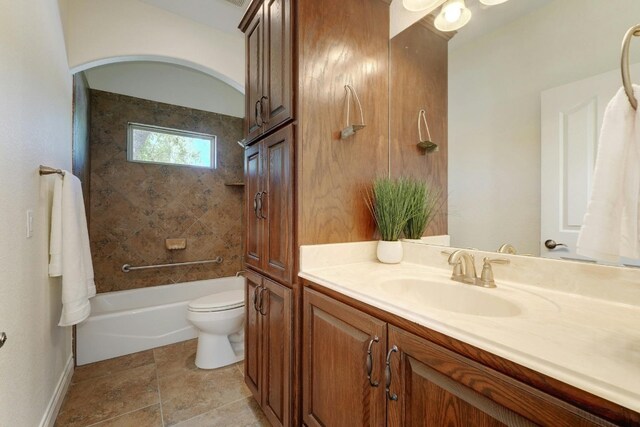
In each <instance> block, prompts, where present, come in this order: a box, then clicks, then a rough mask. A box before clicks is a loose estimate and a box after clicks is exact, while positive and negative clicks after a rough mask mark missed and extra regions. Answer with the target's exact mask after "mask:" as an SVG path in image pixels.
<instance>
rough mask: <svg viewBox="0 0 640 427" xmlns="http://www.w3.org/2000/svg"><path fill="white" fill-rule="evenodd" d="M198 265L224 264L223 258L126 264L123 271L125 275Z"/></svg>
mask: <svg viewBox="0 0 640 427" xmlns="http://www.w3.org/2000/svg"><path fill="white" fill-rule="evenodd" d="M196 264H222V257H221V256H219V257H217V258H216V259H207V260H204V261H188V262H174V263H171V264H155V265H141V266H139V267H134V266H132V265H131V264H125V265H123V266H122V271H123V272H125V273H129V272H130V271H134V270H146V269H149V268H166V267H181V266H185V265H196Z"/></svg>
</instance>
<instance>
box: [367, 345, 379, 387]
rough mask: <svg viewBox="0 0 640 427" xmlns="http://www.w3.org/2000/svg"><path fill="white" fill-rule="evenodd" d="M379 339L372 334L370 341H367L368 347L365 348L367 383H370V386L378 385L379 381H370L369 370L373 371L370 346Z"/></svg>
mask: <svg viewBox="0 0 640 427" xmlns="http://www.w3.org/2000/svg"><path fill="white" fill-rule="evenodd" d="M379 341H380V338H378V337H377V336H374V337H373V338H372V339H371V341H369V347H368V348H367V379H368V380H369V385H371V387H378V385H380V382H378V381H371V372H372V371H373V355H372V354H371V346H372V345H373V343H374V342H379Z"/></svg>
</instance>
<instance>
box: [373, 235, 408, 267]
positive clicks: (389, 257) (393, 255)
mask: <svg viewBox="0 0 640 427" xmlns="http://www.w3.org/2000/svg"><path fill="white" fill-rule="evenodd" d="M377 255H378V260H379V261H380V262H383V263H385V264H398V263H399V262H400V261H402V243H401V242H400V241H399V240H396V241H395V242H387V241H384V240H379V241H378V250H377Z"/></svg>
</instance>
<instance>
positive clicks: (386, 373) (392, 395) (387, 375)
mask: <svg viewBox="0 0 640 427" xmlns="http://www.w3.org/2000/svg"><path fill="white" fill-rule="evenodd" d="M397 351H398V347H396V346H395V345H394V346H393V347H391V350H389V353H387V366H386V367H385V369H384V376H385V379H386V381H387V386H386V388H385V392H386V393H387V399H389V400H398V395H397V394H395V393H390V392H389V386H391V353H395V352H397Z"/></svg>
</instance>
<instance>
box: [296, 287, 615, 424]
mask: <svg viewBox="0 0 640 427" xmlns="http://www.w3.org/2000/svg"><path fill="white" fill-rule="evenodd" d="M375 337H378V338H379V341H378V342H375V344H374V345H372V346H370V345H369V344H370V343H371V340H372V339H374V338H375ZM303 346H304V347H303V365H302V366H303V375H302V378H303V409H304V413H303V420H304V422H305V423H306V424H307V425H308V426H327V427H330V426H343V425H349V426H384V425H388V426H397V427H409V426H434V427H438V426H443V425H447V426H465V427H466V426H505V425H506V426H534V425H544V426H554V427H559V426H566V427H569V426H572V427H576V426H603V425H613V424H610V423H608V422H607V421H605V420H602V419H599V418H598V417H596V416H594V415H592V414H590V413H588V412H586V411H585V410H583V409H580V408H577V407H575V406H572V405H571V404H569V403H568V402H564V401H562V400H560V399H558V398H556V397H553V396H551V395H549V394H546V393H544V392H543V391H541V390H538V389H536V388H533V387H531V386H529V385H528V384H525V383H523V382H521V381H518V380H516V379H514V378H512V377H510V376H507V375H505V374H503V373H501V372H498V371H496V370H494V369H492V368H490V367H488V366H484V365H483V364H480V363H478V362H477V361H475V360H472V359H470V358H467V357H465V356H462V355H460V354H458V353H455V352H453V351H451V350H449V349H446V348H444V347H442V346H440V345H438V344H436V343H434V342H431V341H429V340H427V339H425V338H423V337H421V336H418V335H416V334H414V333H411V332H408V331H407V330H405V329H403V328H401V327H398V326H395V325H393V324H390V323H388V322H385V321H383V320H381V319H379V318H377V317H375V316H372V315H370V314H367V313H365V312H363V311H361V310H358V309H355V308H353V307H351V306H349V305H347V304H345V303H342V302H340V301H337V300H335V299H333V298H331V297H329V296H326V295H323V294H321V293H319V292H316V291H314V290H311V289H308V288H305V291H304V329H303ZM369 349H370V350H371V356H370V358H369V353H368V350H369ZM480 356H482V355H480Z"/></svg>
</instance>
